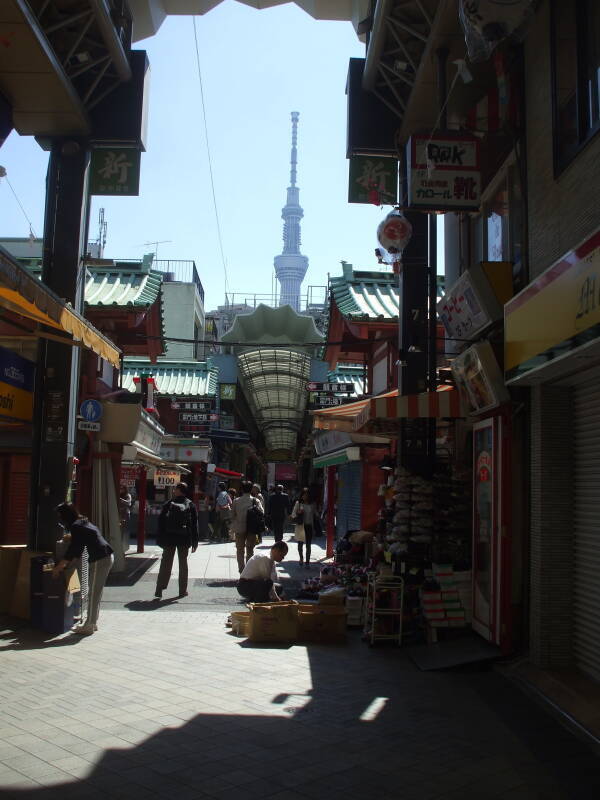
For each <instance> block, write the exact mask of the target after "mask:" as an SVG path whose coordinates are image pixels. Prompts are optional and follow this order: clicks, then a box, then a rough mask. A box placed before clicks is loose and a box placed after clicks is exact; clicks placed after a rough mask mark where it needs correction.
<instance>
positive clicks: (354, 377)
mask: <svg viewBox="0 0 600 800" xmlns="http://www.w3.org/2000/svg"><path fill="white" fill-rule="evenodd" d="M327 380H328V381H329V382H330V383H353V384H354V392H353V393H352V394H351V395H350V397H362V396H363V395H364V394H365V370H364V368H363V367H362V365H361V364H338V365H337V368H336V369H332V370H329V372H328V373H327Z"/></svg>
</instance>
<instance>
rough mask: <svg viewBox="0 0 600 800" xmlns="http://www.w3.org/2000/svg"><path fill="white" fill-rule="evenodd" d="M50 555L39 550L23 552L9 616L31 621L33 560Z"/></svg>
mask: <svg viewBox="0 0 600 800" xmlns="http://www.w3.org/2000/svg"><path fill="white" fill-rule="evenodd" d="M44 555H48V553H41V552H38V551H37V550H21V557H20V558H19V568H18V570H17V577H16V580H15V585H14V590H13V593H12V600H11V603H10V608H9V614H10V615H11V617H20V618H21V619H30V617H31V603H30V595H31V559H32V558H36V557H37V556H44ZM50 555H51V554H50Z"/></svg>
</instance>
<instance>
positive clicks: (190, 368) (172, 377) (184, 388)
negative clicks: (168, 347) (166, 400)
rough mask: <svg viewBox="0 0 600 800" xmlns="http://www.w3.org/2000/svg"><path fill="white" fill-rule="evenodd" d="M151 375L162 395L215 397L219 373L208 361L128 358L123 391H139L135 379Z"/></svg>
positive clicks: (125, 363)
mask: <svg viewBox="0 0 600 800" xmlns="http://www.w3.org/2000/svg"><path fill="white" fill-rule="evenodd" d="M140 375H152V376H153V378H154V380H155V382H156V389H157V392H158V394H159V395H167V396H169V397H175V396H177V397H205V396H206V395H215V394H216V393H217V386H218V376H219V372H218V369H217V368H216V367H215V366H213V364H212V362H211V361H210V360H209V361H158V362H157V363H156V364H151V363H150V361H144V360H142V359H129V358H126V359H125V361H124V364H123V389H127V390H128V391H130V392H134V391H135V390H136V387H135V383H134V381H133V379H134V378H135V377H139V376H140Z"/></svg>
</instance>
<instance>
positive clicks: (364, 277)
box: [329, 264, 400, 322]
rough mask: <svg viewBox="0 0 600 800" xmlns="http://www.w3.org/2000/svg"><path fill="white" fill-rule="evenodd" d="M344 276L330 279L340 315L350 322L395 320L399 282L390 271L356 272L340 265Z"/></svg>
mask: <svg viewBox="0 0 600 800" xmlns="http://www.w3.org/2000/svg"><path fill="white" fill-rule="evenodd" d="M343 270H344V273H343V275H341V276H339V277H335V278H330V279H329V283H330V288H331V295H332V297H333V300H334V301H335V304H336V305H337V307H338V309H339V310H340V312H341V313H342V314H343V315H344V316H345V317H348V318H350V319H362V320H380V321H386V322H387V321H389V322H391V321H395V320H397V319H398V313H399V307H400V299H399V291H398V279H397V277H396V276H395V275H394V274H393V273H391V272H367V271H363V270H355V269H353V268H352V265H351V264H344V265H343Z"/></svg>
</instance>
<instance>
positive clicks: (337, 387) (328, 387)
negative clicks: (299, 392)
mask: <svg viewBox="0 0 600 800" xmlns="http://www.w3.org/2000/svg"><path fill="white" fill-rule="evenodd" d="M306 389H307V391H309V392H339V393H343V394H352V392H354V384H353V383H317V382H315V381H311V382H310V383H307V384H306Z"/></svg>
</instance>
